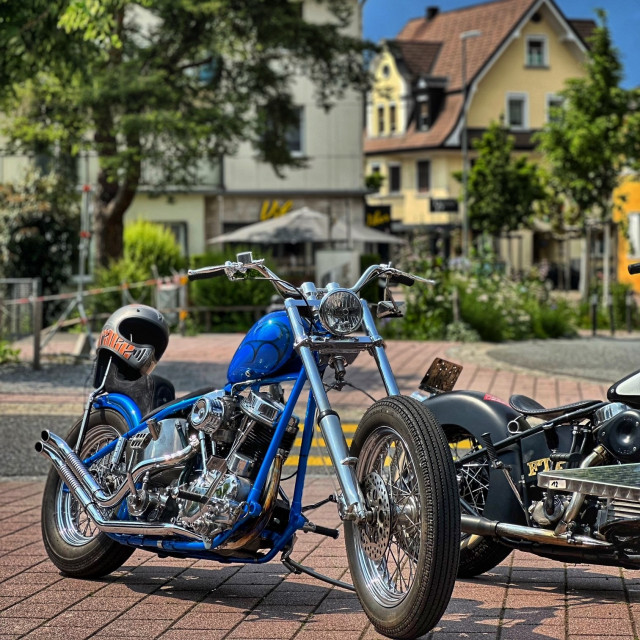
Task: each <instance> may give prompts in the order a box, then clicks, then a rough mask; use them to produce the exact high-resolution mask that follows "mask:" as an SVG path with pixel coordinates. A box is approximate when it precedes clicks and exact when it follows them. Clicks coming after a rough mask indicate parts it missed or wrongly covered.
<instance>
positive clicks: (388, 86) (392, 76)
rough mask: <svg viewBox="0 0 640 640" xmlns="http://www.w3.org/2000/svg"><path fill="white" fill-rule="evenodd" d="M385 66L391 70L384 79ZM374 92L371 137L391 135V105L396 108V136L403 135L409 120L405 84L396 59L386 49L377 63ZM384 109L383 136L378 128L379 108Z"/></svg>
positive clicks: (371, 110)
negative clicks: (404, 96)
mask: <svg viewBox="0 0 640 640" xmlns="http://www.w3.org/2000/svg"><path fill="white" fill-rule="evenodd" d="M385 66H388V68H389V75H388V77H386V78H385V77H384V74H383V70H384V68H385ZM374 78H375V80H374V90H373V91H372V92H371V103H370V105H369V118H370V119H369V135H371V136H379V135H383V136H388V135H391V131H390V124H389V105H390V104H392V103H393V104H395V107H396V131H395V133H396V135H397V134H401V133H402V132H403V129H404V124H405V122H406V120H407V115H406V109H405V104H404V100H403V95H404V93H405V90H406V89H405V82H404V80H403V78H402V76H401V75H400V73H399V72H398V67H397V66H396V62H395V59H394V57H393V56H392V55H391V54H390V53H389V51H388V50H387V49H386V48H385V49H383V50H382V52H381V53H380V56H379V60H378V61H377V66H376V70H375V73H374ZM380 106H381V107H382V108H383V109H384V130H383V131H382V134H381V132H380V130H379V128H378V107H380Z"/></svg>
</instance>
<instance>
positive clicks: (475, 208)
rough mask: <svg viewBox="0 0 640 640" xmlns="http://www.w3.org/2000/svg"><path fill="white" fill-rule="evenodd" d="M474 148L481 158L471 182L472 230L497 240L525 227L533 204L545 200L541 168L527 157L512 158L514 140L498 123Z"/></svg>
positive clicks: (470, 214)
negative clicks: (502, 235) (505, 233)
mask: <svg viewBox="0 0 640 640" xmlns="http://www.w3.org/2000/svg"><path fill="white" fill-rule="evenodd" d="M473 147H474V148H475V149H476V150H477V152H478V155H477V158H476V161H475V163H474V165H473V168H472V169H471V171H470V172H469V181H468V198H469V226H470V227H471V229H472V230H473V231H476V232H478V233H488V234H490V235H492V236H495V237H497V236H499V235H500V234H501V233H503V232H508V231H513V230H515V229H518V228H520V227H523V226H526V225H527V224H528V223H529V222H530V219H531V217H532V216H533V213H534V209H533V205H534V203H535V202H536V201H537V200H542V199H544V198H545V191H544V188H543V184H542V179H541V176H540V173H539V171H538V167H537V166H536V165H535V164H533V163H532V162H530V161H529V160H527V158H525V157H524V156H519V157H517V158H514V157H513V147H514V138H513V136H511V135H509V133H508V130H507V129H506V128H505V127H504V126H503V125H502V124H501V123H498V122H492V123H491V124H490V125H489V128H488V129H487V131H486V132H485V133H484V135H483V136H482V137H481V138H480V139H478V140H475V141H474V143H473Z"/></svg>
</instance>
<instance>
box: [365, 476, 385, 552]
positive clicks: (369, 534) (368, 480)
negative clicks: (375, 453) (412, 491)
mask: <svg viewBox="0 0 640 640" xmlns="http://www.w3.org/2000/svg"><path fill="white" fill-rule="evenodd" d="M363 489H364V496H365V499H366V502H367V509H368V510H370V511H371V517H370V518H368V519H367V520H366V521H365V522H363V523H362V524H361V525H360V537H361V540H362V547H363V549H364V551H365V553H366V554H367V555H368V556H369V558H371V560H374V561H376V562H377V561H378V560H382V558H383V557H384V554H385V552H386V550H387V547H388V546H389V538H390V536H391V509H390V505H389V494H388V492H387V487H386V485H385V483H384V481H383V480H382V478H381V477H380V476H379V475H378V474H377V473H375V472H374V471H372V472H371V473H370V474H368V475H367V476H366V477H365V479H364V482H363Z"/></svg>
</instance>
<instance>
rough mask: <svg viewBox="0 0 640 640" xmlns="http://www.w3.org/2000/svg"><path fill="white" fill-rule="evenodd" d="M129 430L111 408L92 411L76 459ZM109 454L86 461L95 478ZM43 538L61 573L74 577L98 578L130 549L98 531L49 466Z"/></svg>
mask: <svg viewBox="0 0 640 640" xmlns="http://www.w3.org/2000/svg"><path fill="white" fill-rule="evenodd" d="M127 430H128V427H127V423H126V421H125V420H124V418H123V417H122V416H120V415H119V414H118V413H116V412H115V411H111V410H100V411H95V412H92V413H91V415H90V416H89V424H88V425H87V429H86V431H85V435H84V442H83V446H82V450H81V452H80V459H84V458H86V457H88V456H90V455H92V454H93V453H95V452H96V451H98V449H100V448H102V447H103V446H105V445H106V444H108V443H109V442H110V441H111V440H114V439H115V438H117V437H119V436H120V435H122V434H123V433H126V431H127ZM79 431H80V421H78V422H77V423H76V424H75V425H74V426H73V428H72V429H71V431H70V432H69V434H68V435H67V437H66V438H65V440H66V441H67V442H68V443H69V444H70V445H71V446H73V445H74V444H75V442H76V441H77V439H78V433H79ZM110 459H111V455H107V456H105V457H104V458H102V459H101V460H98V461H96V462H95V463H94V464H93V465H91V468H90V470H91V472H92V474H93V475H94V476H95V477H97V478H98V481H100V476H101V474H102V473H103V471H104V469H106V468H107V467H108V464H109V461H110ZM41 527H42V539H43V541H44V546H45V548H46V550H47V554H48V555H49V558H50V559H51V561H52V562H53V564H55V565H56V567H58V569H60V570H61V571H62V572H63V573H65V574H67V575H69V576H73V577H74V578H98V577H100V576H104V575H107V574H109V573H111V572H112V571H115V570H116V569H118V568H119V567H120V566H122V564H123V563H124V562H126V561H127V559H128V558H129V557H130V556H131V554H132V553H133V551H134V550H133V548H131V547H126V546H124V545H122V544H119V543H118V542H116V541H115V540H112V539H111V538H109V536H107V535H106V534H104V533H100V531H98V529H97V527H96V525H95V523H94V522H93V520H91V518H90V517H89V516H88V514H87V513H86V511H85V510H84V509H82V507H81V506H80V504H79V503H78V501H77V500H76V499H75V498H74V497H73V496H72V495H71V493H70V492H69V491H68V490H66V489H65V485H64V482H63V481H62V480H61V478H60V476H59V475H58V473H57V472H56V470H55V469H51V470H50V471H49V475H48V476H47V481H46V484H45V487H44V495H43V498H42V523H41Z"/></svg>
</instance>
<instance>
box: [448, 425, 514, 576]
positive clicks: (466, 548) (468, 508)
mask: <svg viewBox="0 0 640 640" xmlns="http://www.w3.org/2000/svg"><path fill="white" fill-rule="evenodd" d="M443 429H444V432H445V434H446V436H447V440H448V441H449V449H450V451H451V456H452V458H453V460H454V462H458V460H460V458H462V457H463V456H464V455H466V454H468V453H473V452H474V451H478V450H480V449H481V448H482V447H481V446H480V443H479V442H478V441H477V440H476V439H475V438H474V437H473V435H471V434H470V433H469V432H468V431H467V430H466V429H463V428H462V427H459V426H455V425H445V426H444V427H443ZM490 468H491V464H490V462H489V456H488V455H483V456H480V457H479V458H476V459H475V460H473V461H471V462H469V463H467V464H461V465H460V466H459V468H458V471H457V478H458V491H459V493H460V498H461V499H462V504H463V505H465V507H463V510H464V511H465V512H469V513H470V515H482V513H483V511H484V507H485V504H486V502H487V496H488V495H489V471H490ZM510 553H511V549H510V548H509V547H506V546H505V545H503V544H500V542H498V541H497V540H495V539H492V538H484V537H482V536H477V535H471V534H469V533H463V534H462V535H461V537H460V566H459V568H458V577H459V578H474V577H475V576H479V575H481V574H483V573H484V572H485V571H489V570H490V569H493V568H494V567H495V566H496V565H499V564H500V563H501V562H502V561H503V560H504V559H505V558H506V557H507V556H508V555H509V554H510Z"/></svg>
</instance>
